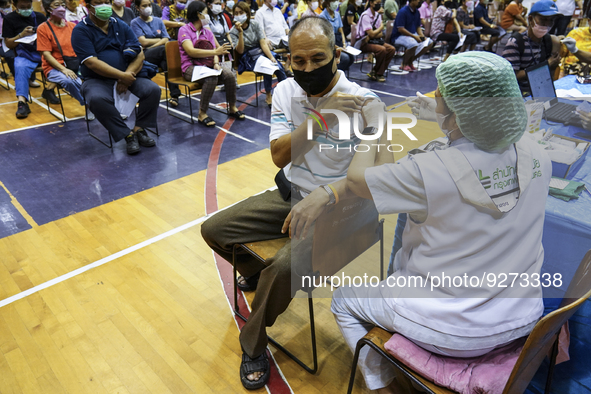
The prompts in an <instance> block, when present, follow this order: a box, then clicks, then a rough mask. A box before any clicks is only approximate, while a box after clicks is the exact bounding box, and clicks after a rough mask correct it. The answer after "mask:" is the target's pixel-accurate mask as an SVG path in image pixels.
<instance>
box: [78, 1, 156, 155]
mask: <svg viewBox="0 0 591 394" xmlns="http://www.w3.org/2000/svg"><path fill="white" fill-rule="evenodd" d="M86 5H87V8H88V17H86V18H84V19H83V20H82V22H80V23H78V24H77V25H76V27H75V28H74V31H73V32H72V47H73V48H74V51H75V52H76V56H78V59H80V62H81V64H80V73H81V74H82V78H83V79H84V82H83V83H82V89H81V90H82V95H83V96H84V98H85V100H86V103H87V104H88V106H89V107H90V110H91V111H92V112H93V113H94V114H95V116H96V118H97V119H98V121H99V122H100V123H101V124H102V125H103V126H104V127H105V128H106V129H107V130H108V131H109V133H111V135H112V136H113V139H114V140H115V141H119V140H122V139H123V138H125V141H126V142H127V153H128V154H130V155H133V154H136V153H138V152H139V151H140V145H141V146H146V147H149V146H154V145H155V144H156V143H155V142H154V140H153V139H152V138H150V137H148V134H147V133H146V131H145V130H144V128H148V127H156V120H157V112H158V105H159V102H160V88H159V87H158V85H156V84H155V83H154V82H152V81H151V80H149V79H147V78H141V77H136V75H137V74H138V73H139V72H140V71H141V69H142V66H143V61H144V53H143V52H142V51H141V46H140V44H139V42H138V40H137V38H136V36H135V34H134V33H133V31H132V30H131V28H130V27H129V26H127V25H126V24H125V23H122V22H121V21H119V20H117V19H115V18H112V17H111V14H112V8H111V1H110V0H90V1H87V2H86ZM128 48H137V52H138V54H137V56H135V58H133V60H130V59H129V58H126V57H127V55H124V49H128ZM115 84H117V93H119V94H122V93H125V92H127V90H129V91H130V92H131V93H133V94H134V95H136V96H137V97H139V108H138V114H137V118H136V122H135V127H134V128H133V130H130V129H129V128H128V127H127V125H126V124H125V122H124V121H123V119H121V115H120V114H119V111H117V109H116V108H115V100H114V97H113V90H114V86H115Z"/></svg>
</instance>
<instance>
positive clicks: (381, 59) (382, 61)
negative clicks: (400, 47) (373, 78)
mask: <svg viewBox="0 0 591 394" xmlns="http://www.w3.org/2000/svg"><path fill="white" fill-rule="evenodd" d="M361 52H363V53H373V54H374V55H375V58H376V64H375V65H374V68H373V71H374V72H375V73H376V75H384V73H385V72H386V69H387V68H388V65H389V64H390V61H391V60H392V58H393V57H394V54H395V53H396V48H394V47H393V46H392V45H390V44H388V43H384V45H376V44H368V43H366V44H364V45H362V46H361Z"/></svg>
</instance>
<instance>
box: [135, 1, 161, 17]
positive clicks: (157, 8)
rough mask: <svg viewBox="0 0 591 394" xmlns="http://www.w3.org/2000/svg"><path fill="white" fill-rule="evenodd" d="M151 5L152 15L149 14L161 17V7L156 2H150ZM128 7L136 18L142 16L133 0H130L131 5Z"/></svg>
mask: <svg viewBox="0 0 591 394" xmlns="http://www.w3.org/2000/svg"><path fill="white" fill-rule="evenodd" d="M151 7H152V15H151V16H153V17H156V18H160V19H162V8H161V7H160V6H159V5H158V3H156V2H152V6H151ZM129 8H130V9H131V11H133V15H135V17H136V18H138V17H141V16H142V14H141V12H140V10H139V8H138V6H136V5H135V0H134V1H132V2H131V6H130V7H129Z"/></svg>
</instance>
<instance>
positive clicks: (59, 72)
mask: <svg viewBox="0 0 591 394" xmlns="http://www.w3.org/2000/svg"><path fill="white" fill-rule="evenodd" d="M43 8H44V9H45V11H46V12H47V15H48V16H49V19H48V21H47V22H45V23H43V24H41V25H39V28H37V50H38V51H39V52H41V54H42V56H43V62H42V65H43V74H45V78H46V79H47V81H48V82H49V84H47V87H46V89H45V90H44V91H43V94H42V96H43V98H45V99H46V100H48V101H49V102H50V103H52V104H59V102H60V100H59V99H58V98H57V97H56V95H55V93H54V92H53V86H55V84H58V85H60V86H61V87H62V88H63V89H65V90H66V91H67V92H68V93H70V95H71V96H72V97H74V98H75V99H76V100H78V102H79V103H80V105H84V99H83V98H82V94H81V93H80V87H81V86H82V81H81V80H80V78H79V77H78V74H77V73H78V66H79V63H78V59H77V58H76V53H75V52H74V49H73V48H72V41H71V39H72V31H73V30H74V26H76V25H75V24H74V23H72V22H68V21H66V3H65V2H64V0H43ZM65 59H68V62H69V64H67V63H66V60H65ZM51 85H53V86H51ZM89 117H90V118H92V116H90V114H89Z"/></svg>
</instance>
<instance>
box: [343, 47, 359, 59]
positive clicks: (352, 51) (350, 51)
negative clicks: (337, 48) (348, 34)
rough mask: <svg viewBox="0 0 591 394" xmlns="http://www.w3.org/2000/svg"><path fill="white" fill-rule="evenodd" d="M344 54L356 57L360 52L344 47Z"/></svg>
mask: <svg viewBox="0 0 591 394" xmlns="http://www.w3.org/2000/svg"><path fill="white" fill-rule="evenodd" d="M345 52H347V53H348V54H349V55H353V56H357V55H359V54H360V53H361V51H360V50H359V49H357V48H354V47H352V46H350V45H347V46H346V47H345Z"/></svg>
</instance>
